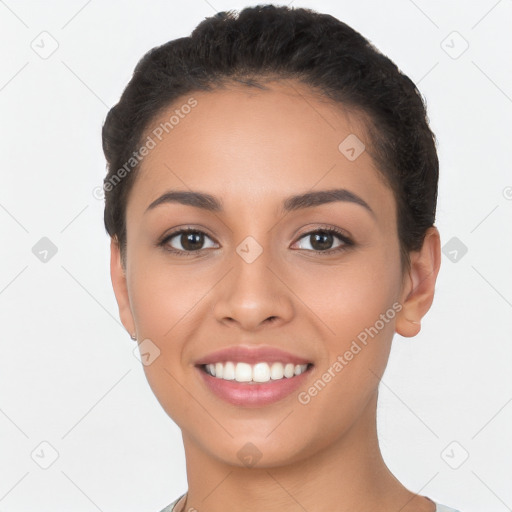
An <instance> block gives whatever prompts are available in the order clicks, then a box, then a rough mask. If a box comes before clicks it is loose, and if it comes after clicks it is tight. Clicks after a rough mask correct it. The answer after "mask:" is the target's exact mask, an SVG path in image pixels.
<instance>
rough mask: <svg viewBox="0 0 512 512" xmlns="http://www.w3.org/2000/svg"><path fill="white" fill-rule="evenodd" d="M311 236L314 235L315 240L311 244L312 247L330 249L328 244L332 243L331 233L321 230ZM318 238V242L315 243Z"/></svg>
mask: <svg viewBox="0 0 512 512" xmlns="http://www.w3.org/2000/svg"><path fill="white" fill-rule="evenodd" d="M312 236H313V237H314V240H315V242H314V243H312V244H311V245H312V247H313V248H315V249H321V250H325V249H330V245H331V244H332V235H331V234H329V233H325V232H324V231H321V232H319V233H315V234H314V235H312ZM318 238H320V243H317V242H318V240H317V239H318ZM322 240H323V241H322Z"/></svg>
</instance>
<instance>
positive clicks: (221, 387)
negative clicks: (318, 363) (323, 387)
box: [196, 361, 314, 408]
mask: <svg viewBox="0 0 512 512" xmlns="http://www.w3.org/2000/svg"><path fill="white" fill-rule="evenodd" d="M313 368H314V365H313V363H303V364H293V363H290V362H285V361H283V362H280V361H274V362H272V363H270V362H267V361H264V362H258V363H256V364H250V363H248V362H244V361H238V362H234V361H222V362H221V361H219V362H216V363H208V364H201V365H196V369H197V370H198V372H199V376H200V379H201V380H202V382H203V383H204V384H205V386H206V389H207V390H208V392H209V393H211V394H213V395H214V396H215V397H217V398H220V399H221V400H222V401H224V402H227V403H228V404H231V405H234V406H237V407H244V408H245V407H249V408H253V407H264V406H268V405H271V404H274V403H276V402H280V401H282V400H284V399H286V398H290V397H291V396H292V394H293V393H294V392H295V391H297V389H298V388H299V387H301V386H304V385H305V382H306V380H307V379H308V378H309V376H310V375H311V372H312V370H313Z"/></svg>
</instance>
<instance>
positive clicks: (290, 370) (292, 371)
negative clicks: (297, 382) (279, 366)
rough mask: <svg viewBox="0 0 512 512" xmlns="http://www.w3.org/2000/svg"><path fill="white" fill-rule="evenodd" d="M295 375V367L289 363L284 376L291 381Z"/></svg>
mask: <svg viewBox="0 0 512 512" xmlns="http://www.w3.org/2000/svg"><path fill="white" fill-rule="evenodd" d="M294 375H295V365H294V364H293V363H288V364H287V365H286V366H285V367H284V376H285V377H287V378H288V379H290V378H291V377H293V376H294Z"/></svg>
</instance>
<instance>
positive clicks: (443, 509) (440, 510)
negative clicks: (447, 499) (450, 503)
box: [436, 503, 460, 512]
mask: <svg viewBox="0 0 512 512" xmlns="http://www.w3.org/2000/svg"><path fill="white" fill-rule="evenodd" d="M436 512H460V511H459V510H455V509H454V508H450V507H447V506H446V505H441V504H440V503H436Z"/></svg>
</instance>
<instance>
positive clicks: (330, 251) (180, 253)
mask: <svg viewBox="0 0 512 512" xmlns="http://www.w3.org/2000/svg"><path fill="white" fill-rule="evenodd" d="M184 233H199V234H203V235H206V236H207V237H208V238H211V237H209V236H208V234H207V233H205V232H204V231H201V230H200V229H195V228H185V229H179V230H176V231H173V232H172V233H169V234H168V235H166V236H165V237H164V238H163V239H162V240H161V241H160V242H158V244H157V245H158V246H159V247H162V248H163V249H164V250H166V251H168V252H171V253H173V254H176V255H177V256H185V257H189V256H194V255H195V254H198V253H201V252H202V251H205V250H207V249H198V250H196V251H182V250H179V249H174V247H169V246H167V243H168V242H169V240H171V239H172V238H174V237H175V236H177V235H181V234H184ZM315 233H327V234H334V235H336V236H337V237H338V238H339V239H341V241H342V242H343V245H341V246H339V247H336V248H335V249H327V250H326V251H315V250H312V249H299V250H303V251H307V252H315V253H318V254H321V255H329V254H333V253H341V252H343V251H346V250H347V249H349V248H350V247H351V246H353V245H354V242H353V241H352V240H351V239H350V238H348V237H347V235H345V234H344V233H342V232H341V231H339V230H338V229H336V228H332V227H329V228H327V227H326V228H318V229H315V230H313V231H308V232H307V233H304V234H302V235H301V236H300V237H299V238H298V240H301V239H302V238H305V237H307V236H310V235H313V234H315Z"/></svg>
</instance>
